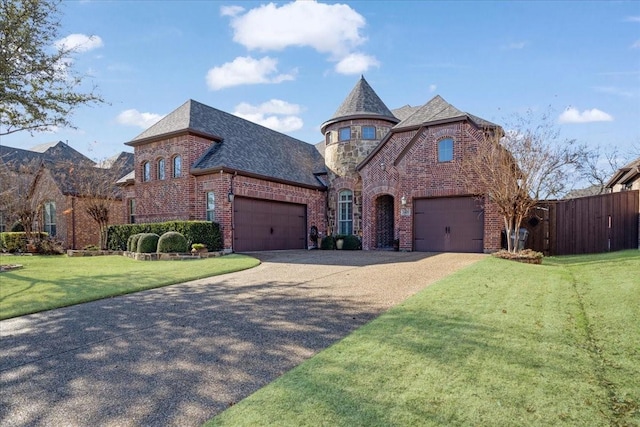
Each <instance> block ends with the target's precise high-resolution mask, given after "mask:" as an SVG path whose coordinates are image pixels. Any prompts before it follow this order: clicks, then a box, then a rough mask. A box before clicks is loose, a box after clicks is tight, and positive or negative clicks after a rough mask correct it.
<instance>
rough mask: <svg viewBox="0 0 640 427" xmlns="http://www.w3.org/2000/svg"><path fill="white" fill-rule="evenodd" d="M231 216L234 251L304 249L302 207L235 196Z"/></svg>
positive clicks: (304, 221) (304, 225) (304, 227)
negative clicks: (232, 215)
mask: <svg viewBox="0 0 640 427" xmlns="http://www.w3.org/2000/svg"><path fill="white" fill-rule="evenodd" d="M233 214H234V225H235V227H234V231H233V248H234V250H235V251H236V252H246V251H273V250H280V249H306V235H307V233H306V224H307V207H306V206H305V205H298V204H295V203H282V202H273V201H270V200H259V199H248V198H244V197H236V199H235V200H234V208H233Z"/></svg>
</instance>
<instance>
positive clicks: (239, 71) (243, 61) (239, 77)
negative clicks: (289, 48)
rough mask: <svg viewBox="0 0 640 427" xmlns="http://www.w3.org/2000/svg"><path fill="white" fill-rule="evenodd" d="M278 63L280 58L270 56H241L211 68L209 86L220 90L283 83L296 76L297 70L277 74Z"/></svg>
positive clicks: (208, 76)
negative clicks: (247, 85)
mask: <svg viewBox="0 0 640 427" xmlns="http://www.w3.org/2000/svg"><path fill="white" fill-rule="evenodd" d="M277 65H278V60H277V59H273V58H270V57H268V56H265V57H264V58H261V59H254V58H252V57H250V56H239V57H237V58H236V59H234V60H233V61H232V62H227V63H225V64H223V65H221V66H219V67H213V68H212V69H210V70H209V72H207V78H206V79H207V86H209V88H210V89H212V90H219V89H224V88H226V87H231V86H238V85H243V84H258V83H281V82H283V81H286V80H293V79H294V78H295V73H296V71H295V70H293V71H292V72H291V73H290V74H277V72H278V67H277Z"/></svg>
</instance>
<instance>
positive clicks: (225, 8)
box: [220, 6, 245, 17]
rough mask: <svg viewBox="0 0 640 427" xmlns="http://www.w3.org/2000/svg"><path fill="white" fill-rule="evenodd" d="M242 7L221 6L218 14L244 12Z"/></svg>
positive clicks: (234, 14) (233, 14)
mask: <svg viewBox="0 0 640 427" xmlns="http://www.w3.org/2000/svg"><path fill="white" fill-rule="evenodd" d="M244 10H245V9H244V7H242V6H222V7H221V8H220V16H232V17H233V16H237V15H239V14H241V13H242V12H244Z"/></svg>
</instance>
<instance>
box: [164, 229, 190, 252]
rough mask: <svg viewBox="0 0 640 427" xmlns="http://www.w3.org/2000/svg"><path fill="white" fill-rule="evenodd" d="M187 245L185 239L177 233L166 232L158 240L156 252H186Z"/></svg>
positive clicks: (187, 249)
mask: <svg viewBox="0 0 640 427" xmlns="http://www.w3.org/2000/svg"><path fill="white" fill-rule="evenodd" d="M188 251H189V244H188V243H187V239H186V237H184V236H183V235H182V234H181V233H178V232H177V231H167V232H166V233H164V234H163V235H162V236H160V239H159V240H158V252H162V253H172V252H188Z"/></svg>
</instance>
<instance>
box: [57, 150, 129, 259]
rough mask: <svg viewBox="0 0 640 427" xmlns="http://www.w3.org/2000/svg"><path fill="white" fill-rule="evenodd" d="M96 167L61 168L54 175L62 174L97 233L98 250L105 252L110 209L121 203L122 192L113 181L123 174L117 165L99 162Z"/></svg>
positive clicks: (122, 169)
mask: <svg viewBox="0 0 640 427" xmlns="http://www.w3.org/2000/svg"><path fill="white" fill-rule="evenodd" d="M99 165H100V166H95V167H86V166H76V165H69V164H68V165H65V166H64V167H63V168H60V169H58V171H57V172H56V173H59V174H65V175H66V176H65V177H63V179H66V180H67V184H66V185H67V186H68V187H69V192H72V193H73V194H74V195H75V197H77V200H78V206H79V207H80V208H81V209H83V210H84V211H85V212H86V213H87V214H88V215H89V216H90V217H91V218H92V219H93V220H94V221H95V222H96V225H97V226H98V228H99V230H100V248H101V249H105V247H106V243H107V228H108V226H109V223H110V219H111V214H112V212H113V209H114V208H115V207H116V206H117V205H119V203H120V201H121V200H122V192H121V190H120V188H119V187H118V186H117V185H116V181H117V180H118V179H119V178H121V177H122V176H123V175H124V174H125V173H126V172H127V171H126V170H125V169H124V168H123V165H120V164H113V165H112V164H105V163H104V162H101V163H99Z"/></svg>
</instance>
